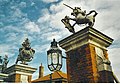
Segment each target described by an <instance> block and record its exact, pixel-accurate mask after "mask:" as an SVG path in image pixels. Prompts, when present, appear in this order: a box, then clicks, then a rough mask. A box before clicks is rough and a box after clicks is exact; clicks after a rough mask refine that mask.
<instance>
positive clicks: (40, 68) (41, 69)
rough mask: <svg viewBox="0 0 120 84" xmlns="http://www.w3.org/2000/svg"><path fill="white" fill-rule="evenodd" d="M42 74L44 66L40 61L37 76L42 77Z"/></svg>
mask: <svg viewBox="0 0 120 84" xmlns="http://www.w3.org/2000/svg"><path fill="white" fill-rule="evenodd" d="M43 74H44V67H43V66H42V63H41V65H40V66H39V78H41V77H43Z"/></svg>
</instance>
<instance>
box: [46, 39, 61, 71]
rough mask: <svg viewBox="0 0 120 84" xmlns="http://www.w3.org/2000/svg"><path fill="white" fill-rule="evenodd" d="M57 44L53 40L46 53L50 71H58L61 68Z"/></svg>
mask: <svg viewBox="0 0 120 84" xmlns="http://www.w3.org/2000/svg"><path fill="white" fill-rule="evenodd" d="M57 44H58V43H57V42H56V41H55V39H53V42H51V47H50V49H49V50H48V51H47V63H48V68H49V70H50V71H59V70H60V69H61V68H62V57H63V56H62V51H61V50H60V49H59V48H58V46H57Z"/></svg>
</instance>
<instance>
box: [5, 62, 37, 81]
mask: <svg viewBox="0 0 120 84" xmlns="http://www.w3.org/2000/svg"><path fill="white" fill-rule="evenodd" d="M36 70H37V69H36V68H32V67H30V66H28V65H23V64H19V65H18V64H15V65H13V66H11V67H9V68H7V69H6V70H5V73H7V74H9V76H8V78H7V79H6V82H15V83H30V82H31V78H32V74H33V73H34V72H35V71H36Z"/></svg>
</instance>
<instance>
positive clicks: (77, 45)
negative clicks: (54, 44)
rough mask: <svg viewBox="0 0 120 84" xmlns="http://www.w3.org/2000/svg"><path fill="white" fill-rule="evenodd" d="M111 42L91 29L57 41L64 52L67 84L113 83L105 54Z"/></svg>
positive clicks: (110, 39)
mask: <svg viewBox="0 0 120 84" xmlns="http://www.w3.org/2000/svg"><path fill="white" fill-rule="evenodd" d="M112 42H113V39H112V38H110V37H108V36H106V35H105V34H103V33H101V32H99V31H98V30H96V29H94V28H91V27H86V28H84V29H82V30H80V31H78V32H76V33H75V34H72V35H71V36H69V37H67V38H65V39H63V40H61V41H59V45H60V47H62V48H63V49H65V50H66V57H67V60H66V63H67V77H68V82H73V83H98V82H100V83H111V82H114V81H113V73H112V68H111V65H110V61H109V58H108V54H107V47H109V46H110V45H111V44H112Z"/></svg>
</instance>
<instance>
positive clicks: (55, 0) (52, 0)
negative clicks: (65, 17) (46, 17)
mask: <svg viewBox="0 0 120 84" xmlns="http://www.w3.org/2000/svg"><path fill="white" fill-rule="evenodd" d="M42 1H43V2H45V3H52V2H57V1H58V0H42Z"/></svg>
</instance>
